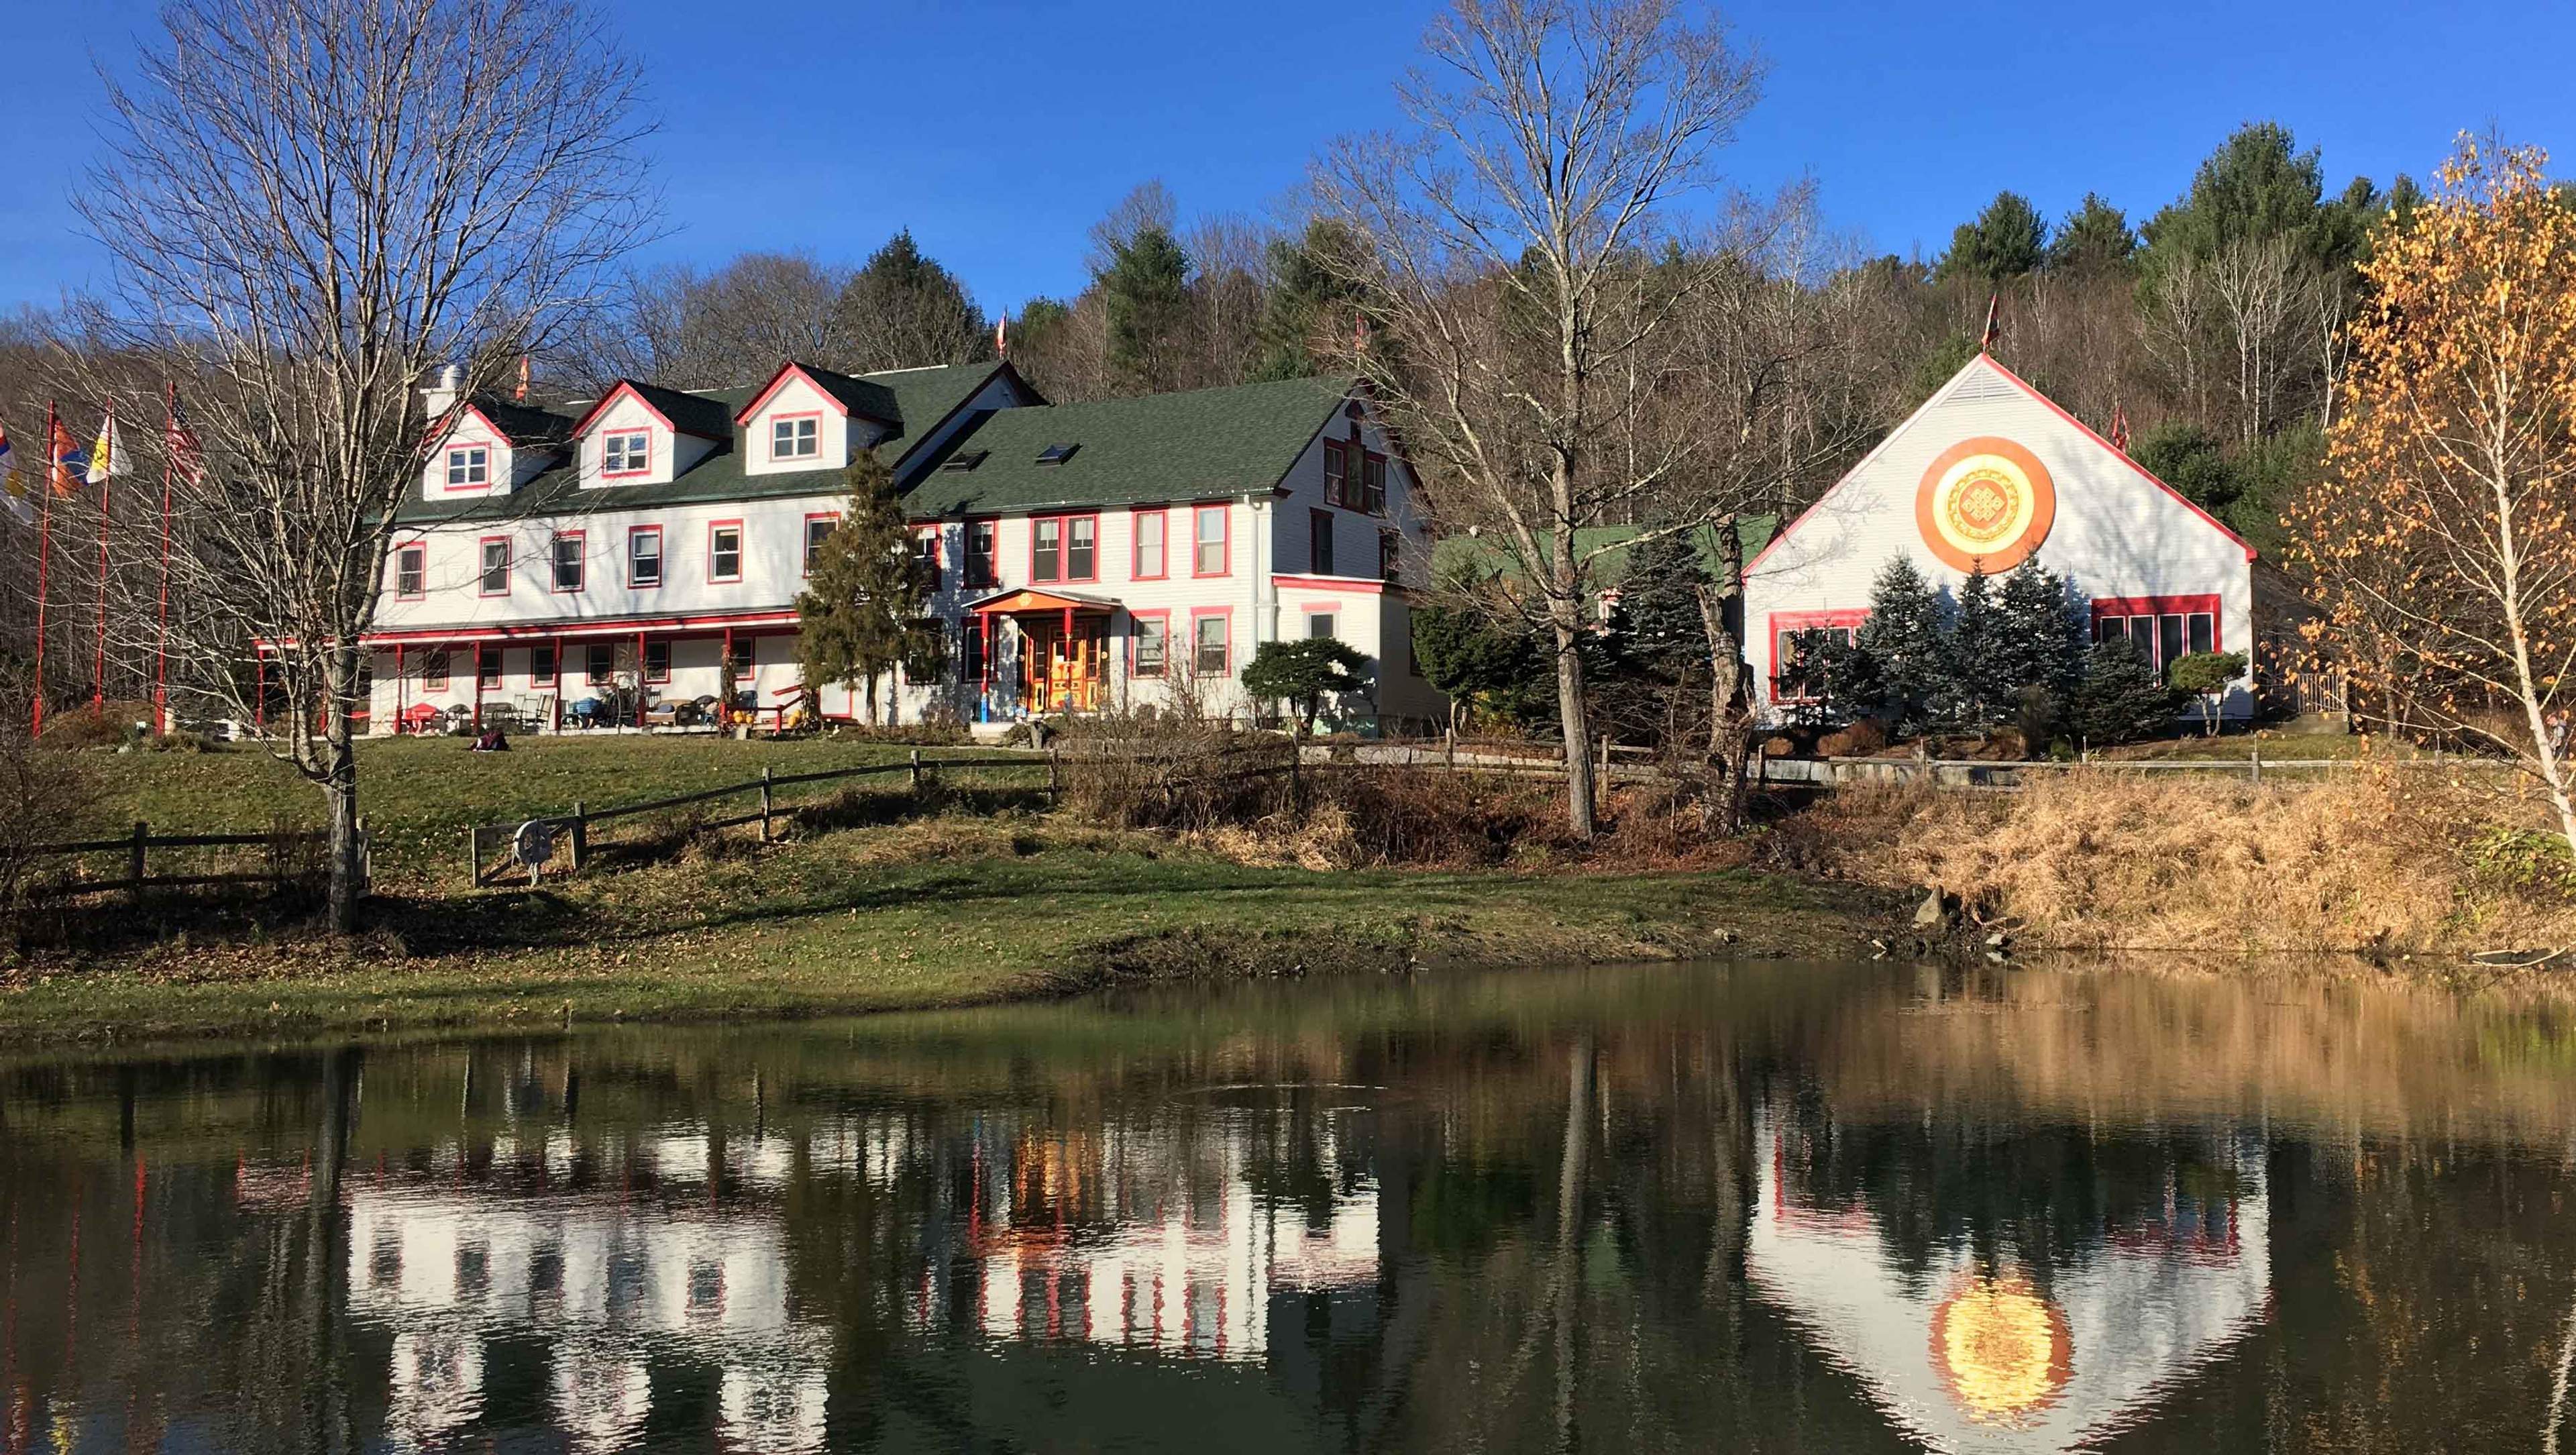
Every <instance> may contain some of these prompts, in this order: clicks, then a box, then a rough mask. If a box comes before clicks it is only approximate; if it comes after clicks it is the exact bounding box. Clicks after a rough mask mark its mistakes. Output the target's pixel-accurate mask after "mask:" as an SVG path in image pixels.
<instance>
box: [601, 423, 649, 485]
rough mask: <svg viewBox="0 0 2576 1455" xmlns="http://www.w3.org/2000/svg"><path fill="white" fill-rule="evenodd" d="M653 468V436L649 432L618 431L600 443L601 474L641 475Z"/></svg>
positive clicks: (606, 436) (602, 439) (603, 437)
mask: <svg viewBox="0 0 2576 1455" xmlns="http://www.w3.org/2000/svg"><path fill="white" fill-rule="evenodd" d="M651 468H653V436H652V435H651V434H650V433H648V432H647V431H644V430H640V429H634V430H618V431H616V432H615V433H613V434H608V435H604V436H602V437H601V438H600V442H599V473H601V474H602V475H641V474H643V473H644V472H645V471H647V470H650V469H651Z"/></svg>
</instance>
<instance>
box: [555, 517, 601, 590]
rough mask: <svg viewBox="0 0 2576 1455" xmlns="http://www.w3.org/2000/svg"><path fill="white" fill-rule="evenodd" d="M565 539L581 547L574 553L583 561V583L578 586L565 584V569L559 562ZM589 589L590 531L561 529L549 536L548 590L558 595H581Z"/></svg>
mask: <svg viewBox="0 0 2576 1455" xmlns="http://www.w3.org/2000/svg"><path fill="white" fill-rule="evenodd" d="M565 541H571V542H572V543H573V544H574V545H575V546H577V547H578V548H579V549H578V550H576V551H575V552H574V553H573V558H574V559H575V560H576V561H578V562H580V563H581V584H580V585H578V586H566V585H564V584H563V570H562V568H561V567H560V566H559V565H558V564H557V562H558V561H559V560H560V559H561V548H562V543H563V542H565ZM589 589H590V532H588V531H583V530H559V531H556V532H555V533H554V534H553V535H551V536H549V537H547V539H546V590H548V591H549V592H552V593H553V594H555V595H557V596H579V595H580V594H581V593H583V592H584V591H587V590H589Z"/></svg>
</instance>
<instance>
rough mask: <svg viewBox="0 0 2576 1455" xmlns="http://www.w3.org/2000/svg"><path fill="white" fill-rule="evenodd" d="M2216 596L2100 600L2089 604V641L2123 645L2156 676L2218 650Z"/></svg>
mask: <svg viewBox="0 0 2576 1455" xmlns="http://www.w3.org/2000/svg"><path fill="white" fill-rule="evenodd" d="M2218 626H2219V621H2218V595H2217V593H2216V592H2203V593H2200V594H2197V595H2188V596H2103V597H2096V598H2095V599H2094V601H2093V640H2095V641H2097V642H2108V641H2121V640H2125V641H2127V642H2128V643H2129V644H2130V645H2131V646H2134V647H2136V648H2137V649H2138V653H2139V655H2141V656H2143V657H2145V658H2146V659H2147V661H2148V663H2149V664H2150V665H2151V666H2153V667H2154V668H2155V669H2156V673H2157V675H2159V676H2162V675H2163V674H2164V673H2165V672H2167V671H2170V670H2171V669H2172V667H2173V664H2174V663H2175V662H2177V661H2180V660H2181V659H2182V658H2184V657H2187V656H2191V655H2193V654H2194V653H2198V652H2217V651H2224V650H2226V648H2225V647H2224V646H2222V645H2221V634H2220V632H2219V629H2218Z"/></svg>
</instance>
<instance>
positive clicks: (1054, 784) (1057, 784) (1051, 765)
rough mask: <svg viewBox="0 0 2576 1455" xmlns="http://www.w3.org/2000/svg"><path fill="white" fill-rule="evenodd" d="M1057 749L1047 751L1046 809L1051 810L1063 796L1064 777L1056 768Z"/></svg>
mask: <svg viewBox="0 0 2576 1455" xmlns="http://www.w3.org/2000/svg"><path fill="white" fill-rule="evenodd" d="M1057 751H1058V750H1057V749H1055V748H1049V749H1047V807H1049V808H1053V807H1055V806H1056V804H1057V803H1058V802H1060V801H1061V800H1062V798H1063V796H1064V775H1063V771H1062V770H1061V769H1060V768H1059V767H1058V766H1057V763H1056V753H1057Z"/></svg>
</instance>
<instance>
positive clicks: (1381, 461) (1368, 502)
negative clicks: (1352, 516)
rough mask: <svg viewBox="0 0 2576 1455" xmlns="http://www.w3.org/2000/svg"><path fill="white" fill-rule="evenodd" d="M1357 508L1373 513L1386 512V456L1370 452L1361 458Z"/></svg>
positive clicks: (1382, 513)
mask: <svg viewBox="0 0 2576 1455" xmlns="http://www.w3.org/2000/svg"><path fill="white" fill-rule="evenodd" d="M1357 508H1358V509H1360V510H1364V511H1366V512H1368V513H1369V514H1371V515H1384V514H1386V456H1384V455H1380V454H1369V455H1366V456H1364V457H1363V458H1362V459H1361V461H1360V501H1359V505H1358V506H1357Z"/></svg>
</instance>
